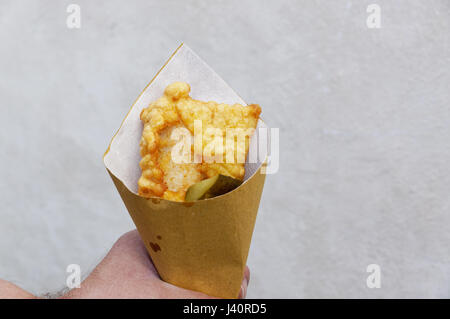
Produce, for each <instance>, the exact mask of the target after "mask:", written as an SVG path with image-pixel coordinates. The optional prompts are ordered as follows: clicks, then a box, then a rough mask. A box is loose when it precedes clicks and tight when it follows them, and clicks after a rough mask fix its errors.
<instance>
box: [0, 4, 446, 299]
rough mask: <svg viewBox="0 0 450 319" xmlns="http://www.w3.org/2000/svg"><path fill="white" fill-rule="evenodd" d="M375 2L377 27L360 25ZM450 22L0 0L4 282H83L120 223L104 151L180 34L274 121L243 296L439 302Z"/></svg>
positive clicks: (437, 10) (340, 9)
mask: <svg viewBox="0 0 450 319" xmlns="http://www.w3.org/2000/svg"><path fill="white" fill-rule="evenodd" d="M71 2H75V3H78V4H79V5H81V10H82V27H81V29H79V30H69V29H68V28H67V27H66V24H65V20H66V17H67V13H66V7H67V5H68V4H69V3H71ZM373 2H375V3H378V4H379V5H380V6H381V10H382V11H381V18H382V27H381V29H368V28H367V26H366V17H367V15H368V14H367V13H366V8H367V5H368V4H370V3H373ZM449 13H450V2H449V1H448V0H435V1H412V0H411V1H410V0H408V1H405V0H404V1H400V0H396V1H392V0H389V1H388V0H383V1H381V0H372V1H148V0H146V1H87V0H83V1H81V0H78V1H70V2H69V1H13V0H9V1H7V0H2V1H1V2H0V39H1V44H0V45H1V50H0V70H1V71H0V107H1V120H2V125H1V128H0V143H1V146H2V155H1V157H0V164H1V165H0V178H1V182H0V200H1V202H2V207H1V211H0V218H1V222H0V277H1V278H4V279H7V280H11V281H13V282H15V283H17V284H19V285H20V286H22V287H24V288H26V289H29V290H31V291H32V292H34V293H38V294H42V293H45V292H55V291H57V290H59V289H61V288H62V287H63V286H64V284H65V278H66V272H65V267H66V266H67V264H69V263H78V264H80V265H81V267H82V269H83V270H84V273H85V274H86V273H88V272H89V270H90V269H91V268H92V267H93V266H95V265H96V263H97V262H98V261H99V260H100V259H101V258H102V256H103V255H104V254H105V253H106V251H107V250H108V249H109V247H110V246H111V245H112V243H113V242H114V241H115V239H116V238H118V237H119V236H120V235H121V234H122V233H124V232H125V231H127V230H129V229H131V228H132V227H133V225H132V223H131V220H130V218H129V217H128V214H127V213H126V210H125V208H124V206H123V204H122V202H121V200H120V198H119V196H118V194H117V192H116V190H115V188H114V186H113V184H112V182H111V181H110V178H109V176H108V175H107V173H106V171H105V169H104V167H103V164H102V160H101V158H102V154H103V152H104V150H105V148H106V146H107V144H108V143H109V140H110V138H111V136H112V134H113V133H114V132H115V130H116V129H117V128H118V126H119V124H120V122H121V120H122V118H123V117H124V115H125V114H126V112H127V110H128V109H129V107H130V105H131V104H132V103H133V101H134V100H135V98H136V97H137V96H138V94H139V93H140V92H141V90H142V89H143V88H144V86H145V85H146V84H147V82H148V81H149V80H150V79H151V78H152V77H153V75H154V74H155V72H156V71H157V70H158V69H159V68H160V67H161V65H162V64H163V63H164V62H165V60H166V59H167V58H168V56H169V55H170V54H171V52H172V51H173V50H174V49H175V48H176V47H177V46H178V45H179V43H180V42H181V41H185V42H186V43H187V44H188V45H189V46H190V47H191V48H192V49H193V50H195V51H196V52H197V53H198V54H199V55H200V56H201V57H202V58H203V59H204V60H205V61H206V62H207V63H209V64H210V65H211V66H212V67H213V68H214V69H215V70H216V71H217V73H219V74H220V75H221V76H222V77H223V78H224V79H225V80H226V81H227V82H228V83H229V84H230V85H231V87H233V88H234V89H235V90H236V91H237V92H238V93H239V94H240V95H241V96H242V97H243V98H244V100H246V101H247V102H254V103H259V104H261V106H262V107H263V118H264V119H265V120H266V122H268V124H269V125H270V126H273V127H279V128H280V139H281V146H280V148H281V154H280V156H281V164H280V165H281V166H280V170H279V172H278V174H276V175H272V176H269V177H268V179H267V182H266V188H265V191H264V194H263V199H262V202H261V208H260V212H259V217H258V221H257V224H256V228H255V234H254V238H253V243H252V249H251V253H250V257H249V261H248V264H249V266H250V268H251V270H252V279H251V283H250V288H249V294H248V295H249V297H450V288H449V287H450V214H449V213H450V196H448V193H449V189H450V165H449V162H450V147H449V140H450V125H449V124H450V104H449V102H450V96H449V92H450V90H449V87H450V85H449V84H450V75H449V63H450V47H449V32H450V31H449V22H450V15H449ZM371 263H376V264H379V265H380V266H381V270H382V287H381V288H380V289H368V288H367V287H366V283H365V281H366V277H367V275H368V274H367V273H366V266H367V265H368V264H371Z"/></svg>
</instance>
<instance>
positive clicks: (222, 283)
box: [104, 46, 265, 298]
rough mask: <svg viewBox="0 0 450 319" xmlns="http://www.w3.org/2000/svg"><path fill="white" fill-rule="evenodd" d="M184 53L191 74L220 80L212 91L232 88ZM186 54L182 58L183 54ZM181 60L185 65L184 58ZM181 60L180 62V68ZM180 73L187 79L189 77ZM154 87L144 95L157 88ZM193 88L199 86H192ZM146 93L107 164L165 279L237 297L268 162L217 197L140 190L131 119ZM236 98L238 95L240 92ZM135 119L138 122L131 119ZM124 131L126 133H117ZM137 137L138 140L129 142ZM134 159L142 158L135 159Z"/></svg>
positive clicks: (143, 105) (134, 124) (137, 134)
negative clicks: (177, 197) (181, 198)
mask: <svg viewBox="0 0 450 319" xmlns="http://www.w3.org/2000/svg"><path fill="white" fill-rule="evenodd" d="M181 47H182V46H180V48H181ZM180 48H178V49H177V51H178V50H180ZM185 50H189V48H186V49H185ZM177 51H176V52H175V53H174V55H175V54H176V53H177ZM183 54H189V58H188V59H186V60H188V61H189V63H191V64H194V65H193V66H192V68H193V70H192V71H191V72H189V74H191V73H192V72H196V71H197V70H198V69H201V71H202V72H204V73H206V74H205V76H211V77H212V80H211V79H209V81H208V83H209V85H211V82H214V81H216V82H217V84H216V85H215V86H214V87H212V88H210V89H211V90H213V91H214V90H219V91H220V92H222V91H223V90H230V89H228V87H226V88H225V87H223V85H224V83H222V82H223V80H221V79H220V78H218V76H217V75H216V74H215V73H211V75H210V74H209V73H208V72H213V71H212V70H209V69H207V68H206V66H204V65H203V64H204V62H202V61H201V63H200V62H195V63H193V62H192V60H193V59H192V58H191V57H190V54H191V51H186V52H185V53H183ZM174 55H172V58H173V56H174ZM180 55H181V57H180V58H179V59H178V60H180V59H181V60H182V58H183V55H182V54H181V53H180ZM172 58H171V59H172ZM197 58H198V57H197ZM168 62H170V60H169V61H168ZM177 63H178V64H180V63H181V64H182V62H177ZM202 63H203V64H202ZM173 64H176V63H172V65H173ZM178 64H176V66H177V67H178V68H179V65H178ZM166 65H167V63H166ZM166 65H165V66H166ZM184 67H185V68H188V67H186V66H184ZM175 69H176V68H175ZM162 70H164V67H163V69H161V71H162ZM161 71H160V72H161ZM160 72H159V73H160ZM159 73H158V74H159ZM167 73H168V74H169V75H168V76H167V77H169V78H170V76H172V77H177V76H176V75H175V76H174V75H173V71H171V72H169V71H167ZM179 76H180V77H181V79H183V75H179ZM165 77H166V76H165V75H163V76H162V79H163V80H164V81H163V82H168V81H172V79H166V78H165ZM216 77H217V78H218V79H216ZM155 78H156V77H155ZM159 80H160V81H161V79H159ZM188 80H189V79H188ZM153 81H155V79H154V80H152V82H153ZM191 81H193V80H192V79H191ZM220 81H222V82H220ZM152 82H151V83H150V84H152ZM149 86H150V85H149ZM149 86H147V88H146V89H145V90H144V92H143V94H145V93H147V91H150V90H151V89H152V88H151V87H149ZM161 87H164V84H161ZM192 87H195V86H194V85H192ZM230 92H231V91H230ZM156 93H158V92H156ZM156 93H155V94H156ZM143 94H141V97H140V98H139V99H138V101H136V103H135V105H133V107H132V110H130V112H129V114H128V115H127V117H126V118H125V120H124V122H123V123H122V126H121V128H120V129H119V131H118V133H117V134H116V135H115V136H114V137H113V139H112V141H111V144H110V147H108V150H107V151H106V153H105V156H104V161H105V165H106V168H107V170H108V172H109V174H110V175H111V177H112V179H113V181H114V184H115V186H116V188H117V190H118V191H119V193H120V196H121V197H122V200H123V202H124V203H125V206H126V207H127V209H128V212H129V213H130V215H131V218H132V219H133V222H134V224H135V225H136V228H137V230H138V231H139V234H140V235H141V238H142V240H143V242H144V244H145V247H146V248H147V250H148V252H149V254H150V256H151V258H152V260H153V263H154V264H155V266H156V268H157V270H158V273H159V274H160V276H161V278H162V279H163V280H164V281H166V282H169V283H171V284H174V285H176V286H179V287H183V288H187V289H191V290H196V291H200V292H203V293H205V294H208V295H211V296H216V297H222V298H237V297H238V294H239V291H240V287H241V283H242V279H243V273H244V269H245V266H246V261H247V256H248V251H249V247H250V242H251V237H252V233H253V228H254V225H255V220H256V214H257V211H258V206H259V201H260V198H261V194H262V190H263V186H264V180H265V175H264V174H261V167H262V163H261V162H259V163H257V164H256V165H255V164H254V165H253V166H252V165H246V169H248V173H249V174H246V180H245V182H244V183H243V184H242V185H241V186H240V187H238V188H237V189H235V190H233V191H231V192H229V193H227V194H225V195H222V196H218V197H214V198H211V199H206V200H200V201H196V202H193V203H180V202H172V201H167V200H164V199H159V198H153V199H148V198H144V197H140V196H138V195H137V194H136V188H135V187H137V186H135V184H134V183H135V182H137V178H138V176H139V174H140V171H136V165H138V162H139V156H138V155H137V157H136V154H135V153H136V152H135V149H134V145H135V144H136V145H138V143H139V135H140V131H139V129H138V128H134V127H138V126H137V125H138V124H137V123H135V122H136V121H138V120H139V119H138V118H137V119H129V117H130V116H134V117H136V114H138V113H139V112H140V110H137V111H136V112H132V111H133V109H134V108H138V109H139V108H142V107H145V106H146V103H147V101H143V102H142V103H141V105H140V106H136V104H139V103H138V102H139V101H140V99H141V98H142V95H143ZM158 94H159V93H158ZM217 94H219V93H217ZM229 94H232V93H229ZM231 98H232V99H234V100H236V99H238V97H235V96H233V97H231ZM238 102H241V101H238ZM130 114H132V115H130ZM133 114H134V115H133ZM130 121H131V123H132V124H129V123H126V122H130ZM124 123H125V124H124ZM127 130H128V131H133V130H135V131H136V132H132V133H129V132H128V134H129V137H127V136H126V134H127ZM118 135H119V136H120V137H117V136H118ZM131 137H132V140H127V139H129V138H131ZM116 138H118V139H121V140H123V141H124V142H123V141H117V142H116V144H117V145H115V146H114V147H113V146H112V145H113V143H114V140H115V139H116ZM130 145H132V146H131V150H128V149H127V148H128V147H130ZM251 147H252V146H251ZM109 153H113V154H109ZM130 154H131V155H130ZM107 157H108V158H107ZM130 161H137V162H135V163H134V162H133V163H130ZM124 166H125V168H124ZM128 166H129V167H128ZM255 170H256V172H255ZM129 171H133V172H131V173H130V172H129ZM250 173H251V174H250ZM120 175H122V176H120ZM127 183H128V184H127ZM127 186H128V187H127ZM130 189H131V190H130Z"/></svg>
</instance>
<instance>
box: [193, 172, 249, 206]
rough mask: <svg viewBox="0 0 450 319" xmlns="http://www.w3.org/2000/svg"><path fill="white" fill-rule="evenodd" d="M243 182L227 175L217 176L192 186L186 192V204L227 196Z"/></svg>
mask: <svg viewBox="0 0 450 319" xmlns="http://www.w3.org/2000/svg"><path fill="white" fill-rule="evenodd" d="M241 184H242V181H241V180H239V179H235V178H232V177H229V176H225V175H221V174H219V175H216V176H213V177H210V178H207V179H204V180H202V181H201V182H198V183H195V184H194V185H192V186H190V187H189V188H188V190H187V192H186V199H185V201H186V202H192V201H195V200H198V199H205V198H211V197H215V196H219V195H223V194H226V193H228V192H230V191H232V190H233V189H235V188H237V187H239V186H240V185H241Z"/></svg>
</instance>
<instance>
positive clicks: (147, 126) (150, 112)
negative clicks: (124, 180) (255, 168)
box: [138, 82, 261, 201]
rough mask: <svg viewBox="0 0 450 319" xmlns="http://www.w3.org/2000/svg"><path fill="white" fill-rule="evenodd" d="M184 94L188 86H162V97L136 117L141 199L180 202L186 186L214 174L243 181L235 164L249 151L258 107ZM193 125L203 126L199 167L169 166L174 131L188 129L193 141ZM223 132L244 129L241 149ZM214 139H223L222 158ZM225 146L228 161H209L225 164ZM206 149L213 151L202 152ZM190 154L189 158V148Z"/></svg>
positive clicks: (176, 83) (241, 172)
mask: <svg viewBox="0 0 450 319" xmlns="http://www.w3.org/2000/svg"><path fill="white" fill-rule="evenodd" d="M189 92H190V86H189V84H187V83H184V82H175V83H172V84H170V85H169V86H167V87H166V89H165V91H164V95H163V96H162V97H161V98H159V99H158V100H156V101H155V102H153V103H151V104H150V105H149V106H148V107H147V108H146V109H144V110H142V112H141V116H140V118H141V121H142V122H143V124H144V129H143V132H142V138H141V141H140V149H141V156H142V160H141V162H140V166H141V169H142V176H141V177H140V179H139V181H138V192H139V195H141V196H144V197H162V198H165V199H169V200H175V201H184V197H185V194H186V191H187V189H188V188H189V186H191V185H192V184H195V183H196V182H199V181H201V180H203V179H205V178H208V177H212V176H215V175H217V174H223V175H228V176H231V177H234V178H237V179H243V177H244V173H245V171H244V163H238V162H236V160H237V159H238V158H245V156H246V154H247V152H248V138H249V136H250V135H251V134H252V133H253V130H254V129H255V128H256V124H257V122H258V118H259V114H260V113H261V108H260V107H259V106H258V105H249V106H243V105H240V104H234V105H227V104H219V103H216V102H202V101H197V100H194V99H192V98H191V97H190V96H189ZM195 120H200V121H201V124H202V134H201V137H202V149H201V154H200V155H199V154H196V156H197V157H196V158H197V159H198V156H200V158H199V162H198V163H174V162H173V161H172V159H171V150H172V147H173V146H174V145H175V143H176V141H174V140H172V139H171V134H172V132H173V130H174V129H176V128H187V129H188V131H189V132H190V134H191V135H192V136H193V134H194V126H195V123H194V121H195ZM197 124H198V122H197ZM227 129H244V130H247V134H248V135H247V137H245V139H246V140H245V143H244V146H242V145H241V146H239V143H236V142H235V139H234V137H232V138H233V140H232V142H231V143H228V144H226V143H225V140H226V137H227V136H228V135H227V134H226V133H227ZM196 132H197V131H196ZM211 132H214V134H212V133H211ZM217 136H222V137H223V141H224V143H223V154H217V153H215V151H214V150H215V149H214V148H213V147H212V146H213V145H214V143H215V142H216V141H217V140H215V138H216V137H217ZM230 146H231V147H235V148H234V149H228V151H229V152H231V154H232V155H233V156H232V157H233V162H231V163H230V162H228V163H214V162H211V161H212V160H213V159H214V158H216V157H215V156H222V158H223V161H224V162H225V161H226V152H227V147H230ZM208 147H209V148H208ZM208 149H213V151H212V152H211V151H210V152H207V150H208ZM191 155H192V158H194V146H192V150H191Z"/></svg>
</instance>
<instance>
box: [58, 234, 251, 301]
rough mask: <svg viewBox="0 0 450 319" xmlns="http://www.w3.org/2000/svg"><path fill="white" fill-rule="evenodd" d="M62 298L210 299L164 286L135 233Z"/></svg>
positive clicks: (121, 240)
mask: <svg viewBox="0 0 450 319" xmlns="http://www.w3.org/2000/svg"><path fill="white" fill-rule="evenodd" d="M249 279H250V271H249V269H248V267H246V269H245V273H244V280H243V281H242V285H241V292H240V295H239V298H245V296H246V293H247V286H248V281H249ZM64 298H171V299H172V298H173V299H175V298H179V299H194V298H204V299H209V298H213V297H211V296H208V295H205V294H203V293H200V292H196V291H192V290H188V289H184V288H180V287H177V286H174V285H172V284H169V283H166V282H164V281H163V280H161V278H160V277H159V275H158V272H157V271H156V269H155V266H154V265H153V263H152V261H151V259H150V256H149V255H148V253H147V250H146V249H145V246H144V244H143V243H142V241H141V238H140V237H139V234H138V232H137V231H136V230H133V231H130V232H128V233H126V234H124V235H123V236H122V237H120V238H119V240H117V242H116V243H115V244H114V245H113V247H112V248H111V250H110V251H109V253H108V254H107V255H106V257H105V258H104V259H103V260H102V261H101V262H100V264H98V266H97V267H96V268H95V269H94V271H93V272H92V273H91V274H90V275H89V277H88V278H87V279H86V280H85V281H83V282H82V283H81V288H79V289H73V290H71V291H70V292H69V293H68V294H67V295H65V296H64Z"/></svg>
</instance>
